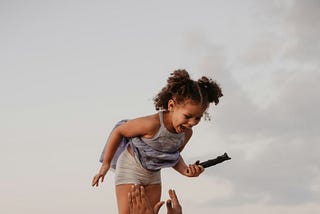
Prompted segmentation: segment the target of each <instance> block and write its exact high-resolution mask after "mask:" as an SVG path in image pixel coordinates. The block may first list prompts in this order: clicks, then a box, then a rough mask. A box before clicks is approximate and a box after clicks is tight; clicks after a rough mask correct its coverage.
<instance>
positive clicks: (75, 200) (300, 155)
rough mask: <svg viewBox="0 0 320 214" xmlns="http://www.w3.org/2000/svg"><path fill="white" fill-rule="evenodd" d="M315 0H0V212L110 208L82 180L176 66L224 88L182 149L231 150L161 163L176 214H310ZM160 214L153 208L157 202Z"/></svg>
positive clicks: (318, 175)
mask: <svg viewBox="0 0 320 214" xmlns="http://www.w3.org/2000/svg"><path fill="white" fill-rule="evenodd" d="M319 9H320V4H319V1H317V0H313V1H312V0H307V1H298V0H284V1H280V0H278V1H276V0H272V1H267V0H261V1H253V0H245V1H217V0H215V1H207V0H206V1H188V0H187V1H186V0H184V1H181V0H179V1H167V0H164V1H83V0H81V1H73V0H69V1H68V0H67V1H59V0H58V1H34V0H32V1H17V0H14V1H0V47H1V48H0V59H1V60H0V62H1V63H0V95H1V112H0V116H1V119H0V128H1V135H0V167H1V169H2V173H1V184H0V201H1V208H0V210H1V212H2V213H12V214H18V213H32V214H38V213H39V214H40V213H41V214H42V213H46V214H51V213H52V214H53V213H54V214H55V213H77V214H87V213H116V200H115V195H114V186H113V173H109V174H108V175H107V179H106V181H105V182H104V183H103V185H101V186H100V187H99V188H98V189H95V188H92V187H91V186H90V183H91V179H92V176H93V175H94V173H96V171H97V170H98V168H99V162H98V159H99V156H100V152H101V150H102V148H103V145H104V143H105V140H106V138H107V136H108V133H109V131H110V130H111V128H112V126H113V125H114V123H115V122H117V121H118V120H121V119H124V118H134V117H138V116H143V115H147V114H152V113H154V112H155V110H154V107H153V102H152V98H153V96H154V95H155V94H156V93H157V92H158V91H159V90H160V89H161V88H162V87H163V86H164V84H165V81H166V79H167V77H168V75H169V74H170V72H172V71H173V70H175V69H178V68H185V69H187V70H188V71H189V73H190V75H191V76H192V78H195V79H197V78H199V77H201V76H202V75H208V76H210V77H212V78H213V79H215V80H217V81H218V82H219V83H220V85H221V86H222V88H223V92H224V95H225V96H224V97H223V98H222V99H221V102H220V104H219V105H218V106H212V107H211V108H210V113H211V115H212V117H213V121H210V122H208V121H203V122H201V123H200V124H199V125H198V126H197V127H195V130H194V136H193V138H192V139H191V140H190V145H188V146H187V147H186V149H185V151H184V152H183V156H184V157H185V159H186V161H187V162H193V161H195V160H197V159H201V160H202V159H207V158H211V157H215V156H217V155H220V154H222V153H223V152H228V154H229V155H230V156H231V157H232V160H231V161H229V162H226V163H223V164H221V165H219V166H216V167H214V168H210V169H208V170H207V171H206V172H205V173H204V174H203V175H202V176H201V177H199V178H197V179H189V178H185V177H182V176H180V175H178V174H177V173H176V172H175V171H174V170H172V169H165V170H164V171H163V192H164V193H163V199H166V198H167V194H166V192H167V190H168V189H169V188H175V189H176V191H177V193H178V195H179V197H180V201H181V203H182V204H183V207H184V211H185V213H223V214H229V213H230V214H231V213H240V214H241V213H246V214H247V213H260V214H261V213H262V214H264V213H290V214H302V213H315V212H316V210H319V209H320V207H319V202H320V186H319V183H320V165H319V158H318V156H319V155H318V153H319V151H320V148H319V134H318V129H319V125H320V124H319V121H320V116H319V115H320V114H319V112H318V110H317V109H318V108H317V106H318V105H319V104H320V102H319V96H318V92H319V90H320V87H319V84H318V83H319V80H320V72H319V60H318V58H319V54H320V46H319V42H318V38H319V37H320V24H319V20H320V15H319V13H318V11H319ZM161 213H165V209H164V208H163V209H162V210H161Z"/></svg>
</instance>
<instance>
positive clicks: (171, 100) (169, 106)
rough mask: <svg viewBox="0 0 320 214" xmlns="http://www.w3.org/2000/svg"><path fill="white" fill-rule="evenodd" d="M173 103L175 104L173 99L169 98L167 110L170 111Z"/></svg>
mask: <svg viewBox="0 0 320 214" xmlns="http://www.w3.org/2000/svg"><path fill="white" fill-rule="evenodd" d="M174 105H175V102H174V100H173V99H170V100H169V101H168V110H169V111H172V110H173V108H174Z"/></svg>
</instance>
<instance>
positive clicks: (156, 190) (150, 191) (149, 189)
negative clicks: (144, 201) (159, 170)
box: [144, 183, 161, 207]
mask: <svg viewBox="0 0 320 214" xmlns="http://www.w3.org/2000/svg"><path fill="white" fill-rule="evenodd" d="M144 189H145V193H146V195H147V197H148V199H149V201H150V205H151V207H154V206H155V205H156V204H157V203H158V202H159V201H160V198H161V184H160V183H159V184H150V185H146V186H144Z"/></svg>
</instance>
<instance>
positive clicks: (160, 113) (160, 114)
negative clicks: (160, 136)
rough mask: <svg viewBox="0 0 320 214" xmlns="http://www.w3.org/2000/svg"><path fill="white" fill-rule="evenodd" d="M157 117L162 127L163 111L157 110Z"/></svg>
mask: <svg viewBox="0 0 320 214" xmlns="http://www.w3.org/2000/svg"><path fill="white" fill-rule="evenodd" d="M159 119H160V125H161V127H164V122H163V111H159Z"/></svg>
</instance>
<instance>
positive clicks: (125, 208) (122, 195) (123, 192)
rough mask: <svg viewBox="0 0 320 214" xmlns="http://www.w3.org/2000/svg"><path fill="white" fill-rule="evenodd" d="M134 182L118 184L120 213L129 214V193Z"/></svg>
mask: <svg viewBox="0 0 320 214" xmlns="http://www.w3.org/2000/svg"><path fill="white" fill-rule="evenodd" d="M132 185H134V184H120V185H116V196H117V204H118V213H119V214H129V213H130V210H129V201H128V193H129V192H130V190H131V187H132Z"/></svg>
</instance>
